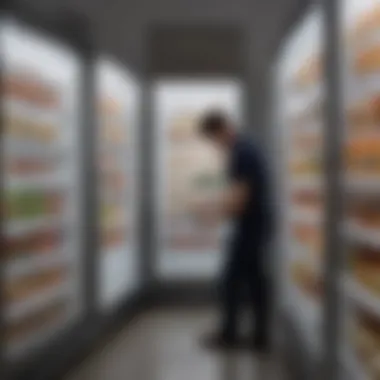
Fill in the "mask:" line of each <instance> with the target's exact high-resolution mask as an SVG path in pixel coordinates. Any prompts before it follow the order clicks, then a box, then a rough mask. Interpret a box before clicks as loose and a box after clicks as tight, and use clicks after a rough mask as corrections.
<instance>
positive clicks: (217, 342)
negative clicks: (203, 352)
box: [202, 334, 237, 351]
mask: <svg viewBox="0 0 380 380" xmlns="http://www.w3.org/2000/svg"><path fill="white" fill-rule="evenodd" d="M236 344H237V341H236V339H234V338H227V337H224V336H223V335H220V334H214V335H210V336H207V337H206V338H204V339H202V346H203V347H205V348H207V349H208V350H213V351H215V350H231V349H234V348H236Z"/></svg>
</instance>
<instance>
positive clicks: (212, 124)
mask: <svg viewBox="0 0 380 380" xmlns="http://www.w3.org/2000/svg"><path fill="white" fill-rule="evenodd" d="M199 130H200V133H201V134H202V135H203V136H204V137H206V138H208V139H210V140H211V141H213V142H214V143H216V144H217V145H218V146H220V147H222V148H223V149H226V148H228V147H229V146H230V145H231V143H232V142H233V139H234V136H235V129H234V127H233V124H232V122H231V120H230V119H229V117H228V116H227V115H225V114H224V113H223V112H221V111H211V112H208V113H207V114H205V115H204V116H203V117H202V119H201V121H200V125H199Z"/></svg>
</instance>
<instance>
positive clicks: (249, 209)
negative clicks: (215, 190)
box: [228, 136, 272, 237]
mask: <svg viewBox="0 0 380 380" xmlns="http://www.w3.org/2000/svg"><path fill="white" fill-rule="evenodd" d="M228 171H229V172H228V176H229V179H230V181H231V182H235V181H238V182H243V183H245V184H246V185H247V186H248V188H249V200H248V203H247V205H246V207H245V210H244V211H243V213H242V214H241V215H239V216H237V217H236V218H235V220H234V223H235V230H236V232H237V233H238V234H239V235H243V236H247V237H248V236H250V237H253V236H256V237H263V236H267V235H268V234H270V232H271V229H272V220H271V219H272V215H271V210H270V191H269V178H268V172H267V168H266V164H265V160H264V157H263V156H262V154H261V152H259V150H258V148H257V147H256V146H255V145H254V144H253V143H252V142H251V141H250V139H249V138H248V137H246V138H244V137H243V136H239V137H238V138H237V140H236V141H235V143H234V145H233V147H232V151H231V156H230V162H229V168H228Z"/></svg>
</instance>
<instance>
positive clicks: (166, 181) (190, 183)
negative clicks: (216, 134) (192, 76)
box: [153, 80, 242, 281]
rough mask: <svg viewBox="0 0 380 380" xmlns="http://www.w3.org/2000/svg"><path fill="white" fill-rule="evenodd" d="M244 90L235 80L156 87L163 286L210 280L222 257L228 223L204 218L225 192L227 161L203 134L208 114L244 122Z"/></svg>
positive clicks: (159, 260)
mask: <svg viewBox="0 0 380 380" xmlns="http://www.w3.org/2000/svg"><path fill="white" fill-rule="evenodd" d="M241 96H242V88H241V86H240V84H239V83H238V82H237V81H234V80H219V81H218V80H214V81H212V80H210V81H207V80H204V81H191V80H188V81H186V80H183V81H180V80H178V81H175V80H173V81H162V82H158V83H157V84H156V85H155V87H154V107H155V109H154V113H153V116H154V127H155V130H154V133H155V140H156V141H157V143H158V150H159V152H158V154H159V157H158V160H157V163H156V170H157V173H158V177H159V184H158V185H159V186H158V193H157V195H158V197H157V199H156V202H157V205H158V212H157V215H158V221H157V226H158V230H159V231H158V232H159V234H158V238H159V244H158V248H159V250H158V252H157V257H156V263H155V270H156V275H157V276H158V278H159V279H160V280H185V281H186V280H189V279H190V280H193V279H196V280H197V279H206V280H207V279H210V278H212V277H213V276H214V274H215V273H216V270H217V269H218V266H219V263H220V261H221V258H222V255H223V252H222V251H223V238H224V237H225V234H224V232H225V230H223V227H224V225H223V221H222V220H221V219H220V217H218V216H217V215H208V216H207V218H203V215H202V212H200V211H201V210H200V209H199V207H198V206H197V205H198V204H199V205H200V204H205V203H206V204H207V200H208V199H213V198H214V197H218V196H220V194H221V191H222V190H223V186H224V180H225V178H224V172H225V170H224V166H225V165H224V158H223V156H222V155H221V154H220V152H218V150H217V149H216V148H215V147H213V146H212V144H211V143H209V142H207V141H205V140H204V139H203V138H202V136H200V135H199V133H198V120H199V117H200V116H202V114H203V113H204V112H205V111H209V110H212V109H221V110H223V111H224V112H226V113H227V114H230V116H231V117H232V118H233V119H235V120H236V122H237V124H239V123H240V122H241V101H242V99H241Z"/></svg>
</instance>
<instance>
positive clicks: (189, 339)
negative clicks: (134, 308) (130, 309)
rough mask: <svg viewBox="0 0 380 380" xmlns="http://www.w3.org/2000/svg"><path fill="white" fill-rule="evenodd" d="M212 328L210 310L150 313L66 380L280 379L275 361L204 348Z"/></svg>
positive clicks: (243, 353) (250, 354) (249, 354)
mask: <svg viewBox="0 0 380 380" xmlns="http://www.w3.org/2000/svg"><path fill="white" fill-rule="evenodd" d="M212 325H213V316H212V313H211V312H210V311H208V310H180V311H179V310H165V311H157V312H151V313H147V314H146V315H145V316H142V317H140V319H139V320H136V321H135V323H134V324H133V325H132V326H129V327H128V328H127V329H126V330H125V331H122V332H121V333H120V334H119V335H118V336H117V337H116V338H115V339H114V340H113V341H111V342H110V343H109V344H108V345H107V346H106V347H104V349H103V350H102V351H101V352H98V353H97V354H96V355H94V356H93V357H91V358H89V359H88V360H87V361H86V362H84V363H83V365H82V367H81V368H79V369H77V370H76V372H75V373H73V374H71V375H70V376H68V377H67V380H256V379H257V380H261V379H265V380H280V377H278V372H279V371H278V368H277V366H276V363H275V362H274V360H273V359H270V358H259V357H257V356H254V355H253V354H252V353H248V352H236V353H231V354H228V355H226V354H224V355H223V354H216V353H210V352H208V351H206V350H204V349H202V348H201V347H200V345H199V339H200V337H201V336H202V334H203V333H204V332H207V331H209V330H210V327H211V326H212ZM281 380H282V379H281Z"/></svg>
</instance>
